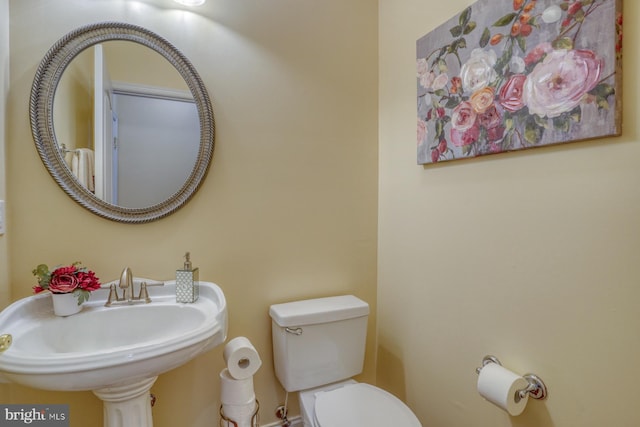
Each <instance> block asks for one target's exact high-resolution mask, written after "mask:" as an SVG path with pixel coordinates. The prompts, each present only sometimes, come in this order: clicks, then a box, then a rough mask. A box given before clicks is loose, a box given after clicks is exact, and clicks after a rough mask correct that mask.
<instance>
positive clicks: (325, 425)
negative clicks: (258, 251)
mask: <svg viewBox="0 0 640 427" xmlns="http://www.w3.org/2000/svg"><path fill="white" fill-rule="evenodd" d="M269 315H270V316H271V319H272V322H271V334H272V340H273V356H274V357H273V359H274V368H275V373H276V377H277V378H278V381H280V384H282V386H283V387H284V389H285V390H286V391H287V392H299V396H300V411H301V412H302V418H303V422H304V427H390V426H393V427H421V424H420V422H419V421H418V418H417V417H416V416H415V415H414V414H413V412H411V410H410V409H409V407H408V406H407V405H405V404H404V403H403V402H402V401H401V400H400V399H398V398H396V397H395V396H393V395H392V394H390V393H388V392H386V391H384V390H382V389H380V388H378V387H375V386H372V385H369V384H366V383H358V382H356V381H355V380H353V379H352V377H353V376H355V375H358V374H360V373H362V369H363V363H364V356H365V343H366V335H367V319H368V317H369V305H368V304H367V303H366V302H364V301H362V300H361V299H359V298H356V297H355V296H353V295H343V296H335V297H326V298H316V299H310V300H303V301H294V302H289V303H283V304H275V305H272V306H271V307H270V308H269Z"/></svg>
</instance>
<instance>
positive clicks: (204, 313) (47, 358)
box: [0, 278, 228, 422]
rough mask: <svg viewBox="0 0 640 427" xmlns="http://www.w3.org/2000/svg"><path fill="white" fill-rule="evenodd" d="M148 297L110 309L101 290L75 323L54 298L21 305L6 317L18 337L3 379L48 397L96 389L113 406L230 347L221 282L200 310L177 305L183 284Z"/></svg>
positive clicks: (4, 358) (204, 295) (209, 288)
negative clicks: (59, 312) (132, 391)
mask: <svg viewBox="0 0 640 427" xmlns="http://www.w3.org/2000/svg"><path fill="white" fill-rule="evenodd" d="M140 280H144V279H138V278H136V279H135V282H136V293H137V289H138V285H137V282H139V281H140ZM148 291H149V295H150V297H151V300H152V301H151V302H150V303H148V304H144V303H137V304H134V305H114V306H111V307H105V306H104V304H105V302H106V299H107V296H108V293H109V292H108V289H100V290H97V291H95V292H93V293H92V294H91V298H90V300H89V302H87V303H85V304H84V306H83V308H82V311H81V312H80V313H78V314H74V315H72V316H69V317H58V316H56V315H54V314H53V308H52V302H51V295H50V294H49V293H48V292H47V293H42V294H38V295H34V296H31V297H27V298H23V299H21V300H19V301H16V302H15V303H13V304H12V305H10V306H9V307H7V308H6V309H5V310H3V311H2V312H0V334H11V336H12V338H13V343H12V344H11V346H10V347H9V348H8V349H7V350H6V351H5V352H4V353H1V354H0V377H1V378H3V379H4V380H5V381H7V380H8V381H10V382H14V383H18V384H22V385H26V386H30V387H34V388H39V389H46V390H60V391H70V390H92V391H94V393H96V395H98V396H99V397H101V398H102V399H103V400H105V395H108V394H109V393H113V392H114V390H120V389H128V388H130V387H129V386H130V385H133V386H136V387H139V386H140V384H143V385H145V387H146V384H148V387H147V391H148V388H150V387H151V385H152V384H153V382H154V381H155V379H156V377H157V376H158V375H160V374H162V373H163V372H167V371H169V370H171V369H174V368H176V367H178V366H181V365H183V364H185V363H187V362H188V361H190V360H191V359H193V358H194V357H196V356H198V355H199V354H202V353H204V352H206V351H208V350H210V349H212V348H214V347H215V346H218V345H220V344H222V343H223V342H224V341H225V339H226V337H227V328H228V321H227V305H226V300H225V297H224V294H223V292H222V290H221V289H220V288H219V287H218V286H217V285H215V284H214V283H210V282H202V281H201V282H200V290H199V295H200V296H199V298H198V300H197V301H196V302H195V303H192V304H183V303H177V302H176V296H175V295H176V293H175V281H168V282H165V285H164V286H153V287H149V288H148ZM105 422H106V421H105Z"/></svg>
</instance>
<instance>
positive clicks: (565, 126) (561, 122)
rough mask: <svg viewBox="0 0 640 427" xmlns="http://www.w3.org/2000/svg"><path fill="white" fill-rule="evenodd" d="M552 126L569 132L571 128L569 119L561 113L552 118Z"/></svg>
mask: <svg viewBox="0 0 640 427" xmlns="http://www.w3.org/2000/svg"><path fill="white" fill-rule="evenodd" d="M553 127H554V128H555V129H556V130H559V131H561V132H569V130H571V121H570V120H569V118H568V117H566V116H564V115H562V116H559V117H554V118H553Z"/></svg>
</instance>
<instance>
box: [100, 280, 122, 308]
mask: <svg viewBox="0 0 640 427" xmlns="http://www.w3.org/2000/svg"><path fill="white" fill-rule="evenodd" d="M119 299H120V298H119V297H118V290H117V289H116V284H115V283H112V284H111V286H109V297H108V298H107V302H106V303H105V304H104V306H105V307H110V306H111V304H112V303H114V302H115V301H118V300H119Z"/></svg>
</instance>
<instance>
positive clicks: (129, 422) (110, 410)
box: [93, 377, 158, 427]
mask: <svg viewBox="0 0 640 427" xmlns="http://www.w3.org/2000/svg"><path fill="white" fill-rule="evenodd" d="M156 379H158V377H153V378H150V379H144V380H140V381H137V382H134V383H131V384H126V385H121V386H117V387H106V388H102V389H99V390H93V394H95V395H96V396H98V397H99V398H100V400H102V402H103V405H104V427H153V418H152V415H151V398H150V397H149V391H150V390H151V386H152V385H153V383H154V382H155V381H156Z"/></svg>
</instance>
